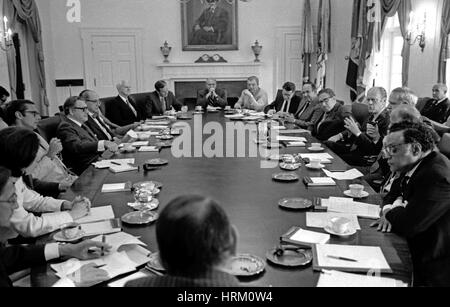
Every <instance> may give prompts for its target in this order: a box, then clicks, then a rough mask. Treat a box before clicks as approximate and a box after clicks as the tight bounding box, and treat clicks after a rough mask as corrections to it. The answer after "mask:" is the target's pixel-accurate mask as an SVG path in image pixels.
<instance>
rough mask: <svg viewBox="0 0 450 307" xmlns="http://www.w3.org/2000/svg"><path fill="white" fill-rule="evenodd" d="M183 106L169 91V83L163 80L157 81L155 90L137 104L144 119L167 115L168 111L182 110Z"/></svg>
mask: <svg viewBox="0 0 450 307" xmlns="http://www.w3.org/2000/svg"><path fill="white" fill-rule="evenodd" d="M182 107H183V104H182V103H181V102H180V101H178V99H176V98H175V95H174V94H173V93H172V92H171V91H169V88H168V87H167V83H166V82H165V81H163V80H160V81H158V82H156V83H155V91H154V92H152V93H150V94H149V95H148V96H147V98H146V99H145V100H143V101H140V102H139V103H138V104H137V109H138V112H139V113H140V114H141V118H142V119H150V118H152V117H153V116H161V115H165V114H166V112H168V111H171V110H175V111H180V110H181V108H182Z"/></svg>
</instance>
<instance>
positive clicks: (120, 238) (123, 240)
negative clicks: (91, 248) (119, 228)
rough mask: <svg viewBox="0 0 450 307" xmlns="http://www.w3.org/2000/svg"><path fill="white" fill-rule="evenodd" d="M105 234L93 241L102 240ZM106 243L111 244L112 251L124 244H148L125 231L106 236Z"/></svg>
mask: <svg viewBox="0 0 450 307" xmlns="http://www.w3.org/2000/svg"><path fill="white" fill-rule="evenodd" d="M102 239H103V236H98V237H95V238H93V239H92V241H97V242H102ZM105 240H106V243H107V244H108V245H111V247H112V248H111V251H113V252H115V251H117V250H119V248H120V247H121V246H123V245H142V246H147V244H145V243H144V242H142V241H141V240H139V238H136V237H135V236H132V235H130V234H128V233H125V232H118V233H115V234H112V235H107V236H106V237H105Z"/></svg>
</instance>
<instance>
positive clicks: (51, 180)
mask: <svg viewBox="0 0 450 307" xmlns="http://www.w3.org/2000/svg"><path fill="white" fill-rule="evenodd" d="M39 120H40V116H39V112H38V110H37V108H36V105H35V104H34V102H32V101H30V100H15V101H11V103H9V105H8V108H7V109H6V121H7V123H8V125H9V126H11V127H20V128H24V129H28V130H30V131H34V132H35V133H36V131H37V125H38V123H39ZM36 135H37V136H38V138H39V143H40V146H39V150H38V153H37V155H36V159H35V160H34V162H33V164H32V165H31V166H30V167H29V168H27V170H26V174H29V175H31V176H32V178H33V179H34V180H33V186H34V189H35V190H36V191H37V192H39V193H40V194H44V195H47V196H53V197H58V195H59V194H60V193H61V192H63V191H66V190H67V189H68V188H70V187H71V186H72V184H73V183H74V182H75V180H77V179H78V177H76V176H74V175H72V174H70V173H69V172H68V170H67V168H66V166H65V165H64V164H63V162H62V161H61V160H60V159H59V158H58V154H59V153H60V152H61V151H62V144H61V141H60V140H58V139H56V138H55V139H52V140H51V141H50V144H49V143H47V141H46V140H45V139H44V138H43V137H42V136H40V135H39V134H38V133H36Z"/></svg>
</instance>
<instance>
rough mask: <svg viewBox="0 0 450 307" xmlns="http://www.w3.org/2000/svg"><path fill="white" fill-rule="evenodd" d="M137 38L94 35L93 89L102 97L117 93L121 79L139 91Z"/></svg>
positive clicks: (133, 89) (134, 90)
mask: <svg viewBox="0 0 450 307" xmlns="http://www.w3.org/2000/svg"><path fill="white" fill-rule="evenodd" d="M135 40H136V38H135V37H134V36H109V35H107V36H97V35H95V36H92V43H91V44H92V58H93V61H94V63H93V64H94V65H93V67H94V71H93V83H94V88H93V89H94V90H95V91H96V92H97V93H98V94H99V95H100V97H108V96H114V95H116V94H117V90H116V84H117V83H119V82H120V81H121V80H126V81H129V82H130V85H131V87H132V91H133V92H136V91H137V88H138V86H137V67H136V64H137V61H136V41H135Z"/></svg>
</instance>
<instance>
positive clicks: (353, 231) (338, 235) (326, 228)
mask: <svg viewBox="0 0 450 307" xmlns="http://www.w3.org/2000/svg"><path fill="white" fill-rule="evenodd" d="M324 230H325V231H326V232H328V233H329V234H331V235H333V236H337V237H350V236H353V235H354V234H355V233H357V232H358V231H357V230H356V229H350V228H349V229H348V230H347V232H345V233H337V232H335V231H334V230H333V229H331V228H330V227H329V226H326V227H325V228H324Z"/></svg>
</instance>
